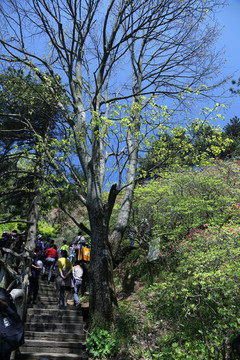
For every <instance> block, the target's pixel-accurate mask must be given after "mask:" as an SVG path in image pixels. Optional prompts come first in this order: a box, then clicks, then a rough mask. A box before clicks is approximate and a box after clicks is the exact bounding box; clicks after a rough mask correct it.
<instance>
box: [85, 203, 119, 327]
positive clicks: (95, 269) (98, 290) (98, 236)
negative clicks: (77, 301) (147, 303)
mask: <svg viewBox="0 0 240 360" xmlns="http://www.w3.org/2000/svg"><path fill="white" fill-rule="evenodd" d="M99 204H100V205H99ZM87 207H88V214H89V219H90V225H91V263H90V264H91V265H90V274H89V275H90V289H89V295H90V298H89V310H90V314H91V321H90V328H94V327H101V328H105V329H107V328H109V327H110V325H111V324H112V322H113V319H114V315H115V313H116V310H117V300H116V296H115V289H114V283H113V264H112V256H111V251H110V246H109V241H108V221H107V220H106V215H105V211H104V207H103V206H102V204H101V202H100V200H98V201H94V200H92V201H89V202H88V204H87Z"/></svg>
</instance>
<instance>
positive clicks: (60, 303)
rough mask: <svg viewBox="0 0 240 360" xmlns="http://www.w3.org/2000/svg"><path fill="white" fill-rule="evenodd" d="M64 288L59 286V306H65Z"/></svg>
mask: <svg viewBox="0 0 240 360" xmlns="http://www.w3.org/2000/svg"><path fill="white" fill-rule="evenodd" d="M64 295H65V287H64V286H61V287H60V291H59V306H65V298H64Z"/></svg>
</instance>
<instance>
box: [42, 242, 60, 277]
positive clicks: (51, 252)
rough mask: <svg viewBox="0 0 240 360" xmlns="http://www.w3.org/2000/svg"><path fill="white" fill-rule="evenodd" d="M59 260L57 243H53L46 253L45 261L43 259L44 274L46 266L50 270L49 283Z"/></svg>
mask: <svg viewBox="0 0 240 360" xmlns="http://www.w3.org/2000/svg"><path fill="white" fill-rule="evenodd" d="M57 260H58V252H57V247H56V245H54V244H53V245H52V246H51V247H50V248H49V249H47V250H46V251H45V254H44V261H43V271H42V276H44V274H45V271H46V268H47V269H48V270H49V271H48V284H50V281H51V277H52V272H53V269H54V266H55V264H56V261H57Z"/></svg>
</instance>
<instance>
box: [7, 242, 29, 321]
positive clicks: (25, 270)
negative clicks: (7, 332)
mask: <svg viewBox="0 0 240 360" xmlns="http://www.w3.org/2000/svg"><path fill="white" fill-rule="evenodd" d="M30 271H31V256H30V251H29V250H28V249H26V248H25V249H24V252H23V253H21V254H18V253H16V252H15V251H13V250H12V249H9V248H5V247H3V248H0V286H1V287H3V288H5V289H6V290H7V291H8V292H10V294H11V295H12V297H13V300H14V302H15V305H16V308H17V311H18V313H19V315H20V317H21V319H22V320H23V321H25V319H26V312H27V291H28V283H29V276H30Z"/></svg>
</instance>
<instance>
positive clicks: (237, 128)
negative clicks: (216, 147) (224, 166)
mask: <svg viewBox="0 0 240 360" xmlns="http://www.w3.org/2000/svg"><path fill="white" fill-rule="evenodd" d="M223 131H224V137H228V138H229V139H231V140H232V143H231V144H229V145H228V146H227V147H226V150H225V151H224V153H223V154H221V157H226V156H239V155H240V141H239V137H240V120H239V118H238V117H237V116H235V117H234V118H233V119H230V121H229V123H228V124H227V125H226V126H224V128H223Z"/></svg>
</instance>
